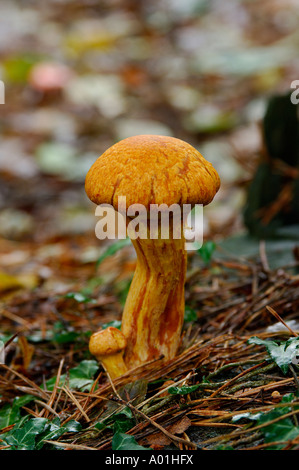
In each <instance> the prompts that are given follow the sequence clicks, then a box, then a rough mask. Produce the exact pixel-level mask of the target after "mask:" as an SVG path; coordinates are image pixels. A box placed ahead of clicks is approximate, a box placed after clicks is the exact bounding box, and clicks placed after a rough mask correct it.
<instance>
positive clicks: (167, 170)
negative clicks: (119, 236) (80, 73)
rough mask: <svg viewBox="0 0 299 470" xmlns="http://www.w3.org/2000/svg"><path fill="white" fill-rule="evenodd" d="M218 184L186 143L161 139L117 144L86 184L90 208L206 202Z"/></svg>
mask: <svg viewBox="0 0 299 470" xmlns="http://www.w3.org/2000/svg"><path fill="white" fill-rule="evenodd" d="M219 186H220V178H219V176H218V174H217V172H216V170H215V169H214V168H213V166H212V165H211V163H210V162H208V161H207V160H205V158H204V157H203V156H202V155H201V154H200V153H199V152H198V151H197V150H196V149H195V148H194V147H192V146H191V145H190V144H188V143H186V142H184V141H182V140H180V139H176V138H174V137H166V136H160V135H138V136H134V137H129V138H127V139H124V140H121V141H120V142H118V143H116V144H115V145H113V146H112V147H110V148H109V149H108V150H106V152H104V153H103V154H102V155H101V156H100V157H99V158H98V159H97V160H96V161H95V163H94V164H93V165H92V167H91V168H90V170H89V172H88V174H87V176H86V181H85V190H86V193H87V195H88V197H89V198H90V199H91V200H92V201H93V202H94V203H95V204H111V205H112V206H113V207H114V208H115V209H117V208H118V202H119V200H118V198H119V197H120V196H125V197H126V209H127V208H128V207H129V206H130V205H132V204H142V205H144V206H145V207H146V208H147V210H149V208H150V204H159V205H160V204H167V205H171V204H180V205H183V204H191V205H194V204H203V205H206V204H209V203H210V202H211V201H212V199H213V198H214V196H215V194H216V193H217V191H218V189H219Z"/></svg>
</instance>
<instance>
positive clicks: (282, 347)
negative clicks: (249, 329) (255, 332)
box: [248, 336, 299, 374]
mask: <svg viewBox="0 0 299 470" xmlns="http://www.w3.org/2000/svg"><path fill="white" fill-rule="evenodd" d="M248 344H259V345H262V346H265V348H266V349H267V352H268V354H269V355H270V357H271V359H272V360H273V361H274V362H275V363H276V364H277V365H278V367H280V369H281V370H282V372H283V373H284V374H286V373H287V371H288V369H289V365H290V364H291V363H292V362H293V361H294V359H295V358H296V354H297V353H298V352H299V351H298V349H299V336H296V337H294V338H290V339H288V340H287V341H282V342H280V343H276V342H275V341H271V340H263V339H260V338H258V337H256V336H253V337H252V338H249V340H248Z"/></svg>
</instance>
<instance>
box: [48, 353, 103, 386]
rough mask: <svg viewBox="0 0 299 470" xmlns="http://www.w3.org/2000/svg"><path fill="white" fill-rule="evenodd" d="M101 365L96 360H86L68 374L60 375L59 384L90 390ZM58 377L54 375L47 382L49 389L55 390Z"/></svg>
mask: <svg viewBox="0 0 299 470" xmlns="http://www.w3.org/2000/svg"><path fill="white" fill-rule="evenodd" d="M98 368H99V365H98V363H97V361H95V360H84V361H82V362H80V364H79V365H78V366H76V367H74V368H73V369H70V370H69V372H68V374H63V375H62V376H61V377H60V381H59V386H60V387H63V386H64V385H67V386H68V387H69V388H70V389H74V390H82V391H84V390H87V391H89V390H90V389H91V387H92V384H93V382H94V379H93V377H94V375H95V373H96V372H97V370H98ZM55 382H56V377H52V378H51V379H49V380H48V381H47V382H46V387H47V389H48V390H53V387H54V384H55Z"/></svg>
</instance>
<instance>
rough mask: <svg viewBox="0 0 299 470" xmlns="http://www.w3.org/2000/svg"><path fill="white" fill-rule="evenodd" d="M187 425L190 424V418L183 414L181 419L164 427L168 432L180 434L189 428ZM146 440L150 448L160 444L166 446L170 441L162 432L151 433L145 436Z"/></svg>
mask: <svg viewBox="0 0 299 470" xmlns="http://www.w3.org/2000/svg"><path fill="white" fill-rule="evenodd" d="M189 426H191V420H190V419H189V418H188V417H187V416H184V417H183V418H182V419H180V420H179V421H177V422H176V423H174V424H171V425H170V426H167V427H165V429H166V430H167V431H168V432H169V433H170V434H174V435H175V434H182V433H183V432H185V431H186V430H187V429H188V428H189ZM146 440H147V442H148V443H149V444H150V446H151V447H152V448H158V447H160V446H166V445H168V444H170V443H171V440H170V439H169V438H168V437H167V436H165V435H164V434H162V433H161V432H158V433H153V434H151V435H149V436H147V437H146ZM153 446H154V447H153ZM156 446H158V447H156Z"/></svg>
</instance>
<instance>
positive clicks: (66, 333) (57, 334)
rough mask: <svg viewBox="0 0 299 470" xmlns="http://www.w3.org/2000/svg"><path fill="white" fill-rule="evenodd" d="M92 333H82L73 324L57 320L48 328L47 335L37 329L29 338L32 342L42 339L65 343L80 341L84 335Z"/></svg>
mask: <svg viewBox="0 0 299 470" xmlns="http://www.w3.org/2000/svg"><path fill="white" fill-rule="evenodd" d="M89 334H90V333H82V332H78V331H74V329H73V328H72V327H71V326H68V325H65V324H64V323H62V322H55V323H54V325H53V328H52V330H47V332H46V336H44V334H43V333H42V332H41V331H36V332H34V333H32V334H31V335H29V336H28V337H27V338H28V340H29V341H30V342H32V343H39V342H42V341H53V342H54V343H57V344H65V343H74V342H76V343H78V341H80V340H82V341H83V339H84V335H86V336H87V335H89Z"/></svg>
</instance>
